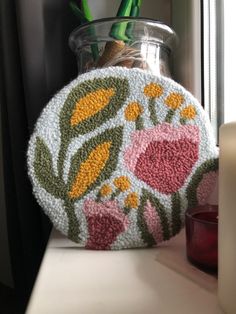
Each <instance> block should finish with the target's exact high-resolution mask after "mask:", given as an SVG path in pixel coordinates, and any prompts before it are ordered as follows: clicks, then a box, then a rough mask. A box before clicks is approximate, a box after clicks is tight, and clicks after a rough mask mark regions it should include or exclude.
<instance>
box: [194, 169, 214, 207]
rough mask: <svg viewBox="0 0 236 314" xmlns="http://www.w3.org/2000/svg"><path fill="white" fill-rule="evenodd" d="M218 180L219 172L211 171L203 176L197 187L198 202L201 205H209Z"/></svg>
mask: <svg viewBox="0 0 236 314" xmlns="http://www.w3.org/2000/svg"><path fill="white" fill-rule="evenodd" d="M217 180H218V171H211V172H208V173H205V174H204V175H203V178H202V181H201V182H200V184H199V185H198V187H197V200H198V203H199V205H204V204H207V203H208V199H209V198H210V196H211V193H212V192H213V190H214V188H215V185H216V183H217Z"/></svg>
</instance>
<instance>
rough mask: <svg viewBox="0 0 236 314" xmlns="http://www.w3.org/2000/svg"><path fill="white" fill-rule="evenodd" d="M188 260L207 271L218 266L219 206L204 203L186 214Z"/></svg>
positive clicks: (212, 270)
mask: <svg viewBox="0 0 236 314" xmlns="http://www.w3.org/2000/svg"><path fill="white" fill-rule="evenodd" d="M185 224H186V242H187V257H188V260H189V261H190V262H191V263H193V264H194V265H195V266H197V267H199V268H201V269H202V270H204V271H207V272H217V266H218V206H216V205H203V206H198V207H195V208H191V209H188V210H187V211H186V214H185Z"/></svg>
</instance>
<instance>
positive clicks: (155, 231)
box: [144, 201, 163, 243]
mask: <svg viewBox="0 0 236 314" xmlns="http://www.w3.org/2000/svg"><path fill="white" fill-rule="evenodd" d="M144 218H145V221H146V224H147V227H148V231H149V232H150V233H151V235H152V236H153V238H154V240H155V241H156V243H160V242H162V241H163V231H162V225H161V219H160V217H159V215H158V214H157V211H156V209H155V207H153V206H152V204H151V203H150V201H147V203H146V205H145V207H144Z"/></svg>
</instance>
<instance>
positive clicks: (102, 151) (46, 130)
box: [27, 67, 218, 250]
mask: <svg viewBox="0 0 236 314" xmlns="http://www.w3.org/2000/svg"><path fill="white" fill-rule="evenodd" d="M27 157H28V173H29V177H30V179H31V181H32V185H33V192H34V195H35V197H36V198H37V200H38V202H39V204H40V205H41V206H42V208H43V210H44V211H45V213H46V214H47V215H48V216H49V218H50V219H51V221H52V222H53V224H54V226H55V227H56V228H57V229H58V230H60V231H61V232H62V233H63V234H65V235H66V236H68V237H69V238H70V239H71V240H73V241H75V242H77V243H79V244H80V245H82V246H84V247H86V248H88V249H103V250H109V249H123V248H131V247H145V246H153V245H157V244H158V243H160V242H161V241H163V240H168V239H169V238H170V237H172V236H174V235H175V234H177V233H178V232H179V231H180V230H181V227H182V225H183V217H184V211H185V210H186V208H187V207H191V206H195V205H196V204H198V203H199V204H204V203H206V202H207V201H208V198H209V196H210V194H211V192H212V190H213V189H214V186H215V183H216V181H217V174H218V149H217V147H216V146H215V143H214V138H213V134H212V130H211V126H210V122H209V119H208V117H207V115H206V113H205V112H204V110H203V108H202V107H201V105H200V104H199V103H198V101H197V100H196V99H195V98H194V97H193V96H192V95H191V94H190V93H189V92H188V91H186V90H185V89H184V88H183V87H182V86H180V85H179V84H177V83H176V82H174V81H173V80H171V79H168V78H165V77H161V76H160V77H157V76H154V75H152V74H150V73H148V72H145V71H143V70H140V69H126V68H123V67H110V68H105V69H97V70H94V71H91V72H89V73H86V74H82V75H80V76H78V77H77V78H76V79H75V80H74V81H72V82H71V83H70V84H68V85H67V86H65V87H64V88H63V89H62V90H61V91H59V93H58V94H57V95H55V96H54V97H53V98H52V99H51V101H50V102H49V103H48V104H47V106H46V107H45V108H44V110H43V112H42V113H41V115H40V117H39V119H38V121H37V123H36V126H35V130H34V132H33V134H32V136H31V139H30V141H29V147H28V153H27Z"/></svg>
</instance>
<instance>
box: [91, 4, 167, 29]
mask: <svg viewBox="0 0 236 314" xmlns="http://www.w3.org/2000/svg"><path fill="white" fill-rule="evenodd" d="M88 3H89V5H90V7H91V10H92V14H93V17H94V18H95V19H99V18H104V17H111V16H115V15H116V12H117V10H118V7H119V4H120V0H88ZM170 4H171V0H143V3H142V8H141V14H140V16H142V17H148V18H153V19H157V20H159V21H161V22H164V23H166V24H168V25H170V17H171V6H170Z"/></svg>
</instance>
